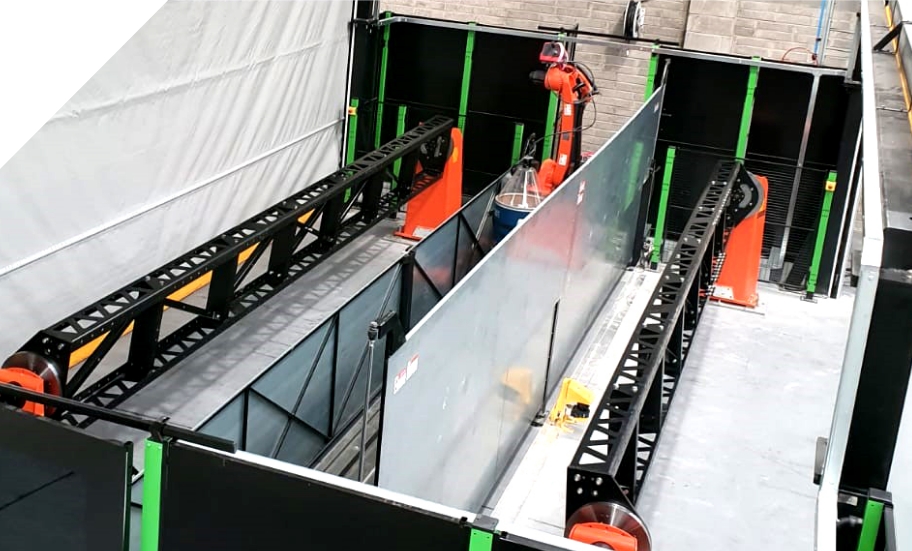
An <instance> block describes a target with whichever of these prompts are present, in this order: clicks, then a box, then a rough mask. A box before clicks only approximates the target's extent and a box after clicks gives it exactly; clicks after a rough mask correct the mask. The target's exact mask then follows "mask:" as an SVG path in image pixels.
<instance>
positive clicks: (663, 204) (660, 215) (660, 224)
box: [650, 147, 675, 268]
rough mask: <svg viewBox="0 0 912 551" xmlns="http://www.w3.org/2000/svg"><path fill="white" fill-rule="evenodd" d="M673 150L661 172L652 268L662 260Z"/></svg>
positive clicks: (667, 155)
mask: <svg viewBox="0 0 912 551" xmlns="http://www.w3.org/2000/svg"><path fill="white" fill-rule="evenodd" d="M674 162H675V148H674V147H669V148H668V153H667V154H666V155H665V168H664V169H663V172H662V193H661V195H659V210H658V212H657V213H656V229H655V237H654V238H653V240H652V258H651V259H650V264H651V265H652V267H653V268H655V267H656V266H658V265H659V261H660V260H661V259H662V244H663V241H665V212H666V211H667V210H668V193H669V191H670V190H671V171H672V170H673V169H674Z"/></svg>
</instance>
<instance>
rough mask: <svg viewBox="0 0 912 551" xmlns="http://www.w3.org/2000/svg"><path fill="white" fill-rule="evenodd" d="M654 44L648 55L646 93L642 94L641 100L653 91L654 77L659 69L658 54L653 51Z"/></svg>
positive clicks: (645, 98) (646, 98)
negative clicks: (650, 53)
mask: <svg viewBox="0 0 912 551" xmlns="http://www.w3.org/2000/svg"><path fill="white" fill-rule="evenodd" d="M655 49H656V46H653V47H652V50H653V52H652V55H651V56H649V73H648V74H647V75H646V94H645V95H644V96H643V101H646V100H648V99H649V96H651V95H652V93H653V92H655V79H656V73H657V72H658V70H659V56H658V54H656V53H655Z"/></svg>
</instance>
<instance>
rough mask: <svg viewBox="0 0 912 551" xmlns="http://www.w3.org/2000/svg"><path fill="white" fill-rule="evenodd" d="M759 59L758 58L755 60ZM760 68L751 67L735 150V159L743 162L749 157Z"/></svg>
mask: <svg viewBox="0 0 912 551" xmlns="http://www.w3.org/2000/svg"><path fill="white" fill-rule="evenodd" d="M754 59H757V58H754ZM759 74H760V67H758V66H756V65H751V68H750V73H749V74H748V76H747V93H746V94H745V96H744V109H743V110H742V111H741V129H740V130H739V131H738V145H737V147H736V148H735V158H736V159H738V160H740V161H743V160H744V158H745V156H746V155H747V138H748V136H749V135H750V126H751V117H753V114H754V93H755V92H756V90H757V79H758V77H759Z"/></svg>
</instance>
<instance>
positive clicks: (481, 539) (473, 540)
mask: <svg viewBox="0 0 912 551" xmlns="http://www.w3.org/2000/svg"><path fill="white" fill-rule="evenodd" d="M493 546H494V534H492V533H490V532H485V531H483V530H478V529H476V528H472V534H471V535H470V536H469V551H491V548H492V547H493Z"/></svg>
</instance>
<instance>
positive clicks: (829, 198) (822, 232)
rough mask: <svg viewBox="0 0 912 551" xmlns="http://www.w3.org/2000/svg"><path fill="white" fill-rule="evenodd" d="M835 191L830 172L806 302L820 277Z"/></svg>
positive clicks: (809, 274)
mask: <svg viewBox="0 0 912 551" xmlns="http://www.w3.org/2000/svg"><path fill="white" fill-rule="evenodd" d="M835 191H836V173H835V172H830V174H829V175H828V176H827V180H826V187H825V189H824V194H823V206H822V207H821V208H820V221H819V222H818V223H817V240H816V241H815V242H814V256H813V258H812V260H811V270H810V271H809V272H808V282H807V295H806V296H805V298H806V299H807V300H812V299H813V298H814V292H815V291H817V277H818V276H819V275H820V258H821V257H822V256H823V242H824V239H825V238H826V229H827V223H828V222H829V220H830V208H831V207H832V206H833V193H834V192H835Z"/></svg>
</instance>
